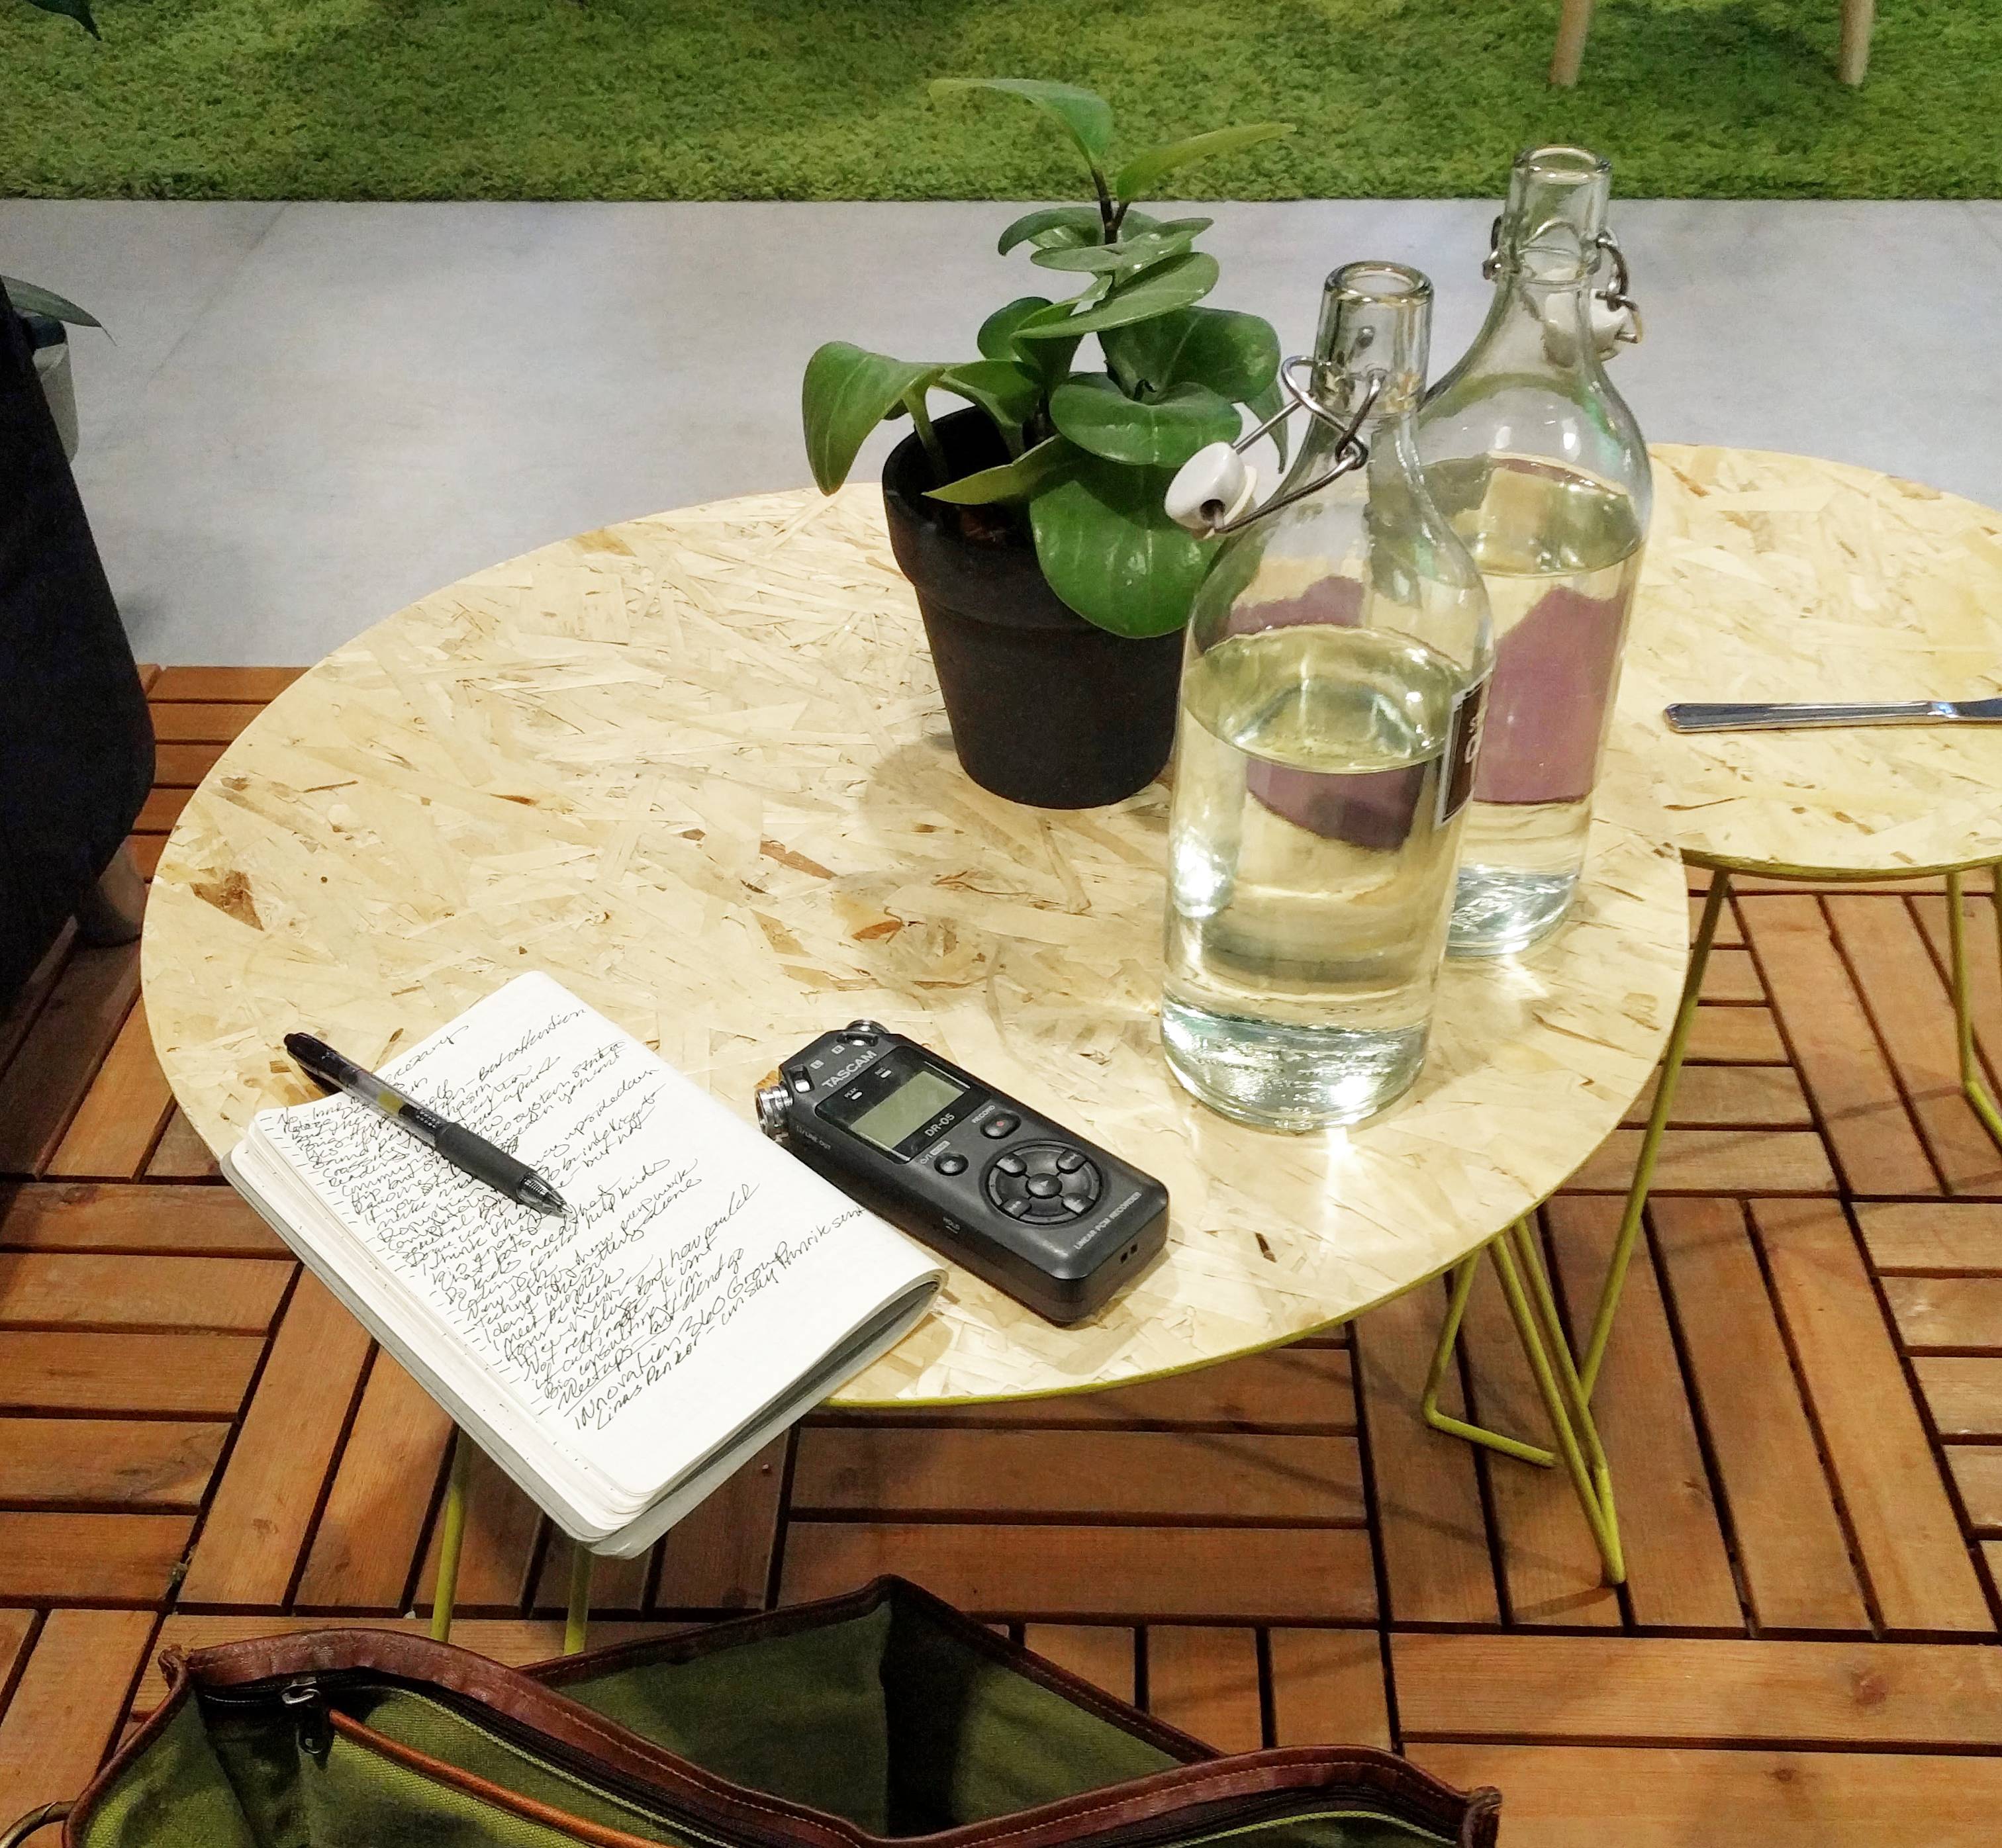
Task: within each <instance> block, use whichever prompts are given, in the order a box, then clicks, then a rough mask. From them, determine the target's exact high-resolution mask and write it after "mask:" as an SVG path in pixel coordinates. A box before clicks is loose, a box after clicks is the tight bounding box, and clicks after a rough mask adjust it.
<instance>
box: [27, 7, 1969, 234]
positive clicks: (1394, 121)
mask: <svg viewBox="0 0 2002 1848" xmlns="http://www.w3.org/2000/svg"><path fill="white" fill-rule="evenodd" d="M1836 12H1837V0H1602V4H1601V5H1600V6H1599V17H1598V20H1597V22H1596V25H1595V26H1594V28H1593V32H1592V43H1591V45H1590V46H1589V49H1588V51H1587V52H1586V56H1585V75H1584V80H1583V82H1582V83H1581V84H1580V85H1578V88H1577V89H1575V90H1574V91H1571V92H1563V91H1556V90H1552V89H1549V88H1548V87H1547V85H1546V84H1545V82H1544V79H1543V71H1544V68H1545V66H1546V65H1547V61H1548V59H1549V55H1550V40H1551V37H1552V34H1553V32H1554V28H1555V23H1556V16H1557V0H1089V3H1086V0H101V4H99V6H98V8H97V16H98V19H99V24H100V25H101V26H102V27H103V33H104V37H103V42H102V43H94V42H92V40H90V39H89V38H87V37H85V36H84V34H83V33H81V32H80V31H78V30H77V29H76V28H75V26H72V24H71V23H69V22H68V21H67V20H65V19H59V18H56V17H54V16H51V15H49V14H47V13H44V12H37V11H36V10H34V9H32V8H30V7H28V6H26V5H23V4H21V0H0V191H4V192H5V193H8V194H45V195H61V196H72V197H149V198H181V199H196V198H295V199H584V198H591V199H927V198H964V197H1003V198H1021V197H1043V196H1046V195H1048V194H1052V193H1056V192H1063V193H1069V192H1070V191H1071V190H1073V188H1074V185H1075V181H1074V177H1073V176H1072V174H1071V173H1069V171H1067V170H1066V168H1065V167H1064V166H1063V164H1062V161H1061V159H1059V156H1058V155H1056V154H1055V152H1053V151H1052V138H1051V137H1050V136H1049V135H1048V134H1046V133H1045V131H1044V129H1043V127H1042V126H1041V124H1040V123H1039V122H1038V120H1036V119H1035V117H1034V113H1033V112H1031V111H1030V110H1026V109H1023V108H1021V107H1020V106H1010V104H1009V103H1007V102H1006V101H1004V100H1000V99H989V100H985V101H961V102H957V103H952V104H950V105H943V106H935V105H933V104H932V103H929V102H928V101H927V100H926V96H925V88H924V85H925V80H926V78H929V77H933V76H938V75H976V74H1006V75H1027V76H1047V77H1061V78H1069V79H1071V80H1072V81H1074V82H1082V83H1086V84H1089V85H1091V86H1092V87H1093V88H1094V89H1098V90H1100V91H1101V92H1104V94H1105V95H1106V96H1109V97H1110V98H1111V100H1112V102H1113V103H1114V105H1115V106H1116V107H1117V108H1118V110H1119V112H1120V118H1121V127H1122V131H1124V133H1123V134H1122V141H1123V142H1125V144H1126V145H1138V144H1141V143H1144V142H1146V141H1152V140H1156V139H1161V138H1167V137H1168V136H1170V135H1174V134H1181V133H1184V132H1187V131H1191V130H1194V129H1197V128H1202V127H1209V126H1211V125H1212V124H1219V123H1224V122H1233V121H1247V120H1257V119H1260V118H1261V117H1266V118H1268V117H1281V118H1284V119H1286V120H1292V121H1293V122H1296V123H1297V124H1299V134H1296V135H1295V136H1294V137H1293V138H1291V139H1290V140H1288V141H1281V142H1277V143H1275V144H1273V145H1270V146H1268V147H1264V148H1259V149H1257V150H1256V151H1255V152H1253V153H1250V154H1249V155H1244V156H1242V157H1240V158H1239V159H1234V160H1231V161H1229V162H1219V163H1218V164H1217V165H1216V166H1214V167H1211V168H1205V169H1198V173H1200V174H1201V176H1202V180H1201V183H1202V184H1204V185H1206V186H1207V187H1209V188H1211V189H1212V190H1213V191H1214V192H1215V193H1218V194H1225V195H1230V196H1236V197H1247V198H1290V197H1301V196H1376V197H1385V196H1387V197H1406V196H1432V197H1439V196H1452V195H1469V194H1472V195H1486V194H1491V193H1493V192H1494V191H1495V189H1496V188H1497V187H1498V185H1499V184H1500V182H1501V176H1502V173H1503V171H1504V169H1505V165H1506V162H1507V159H1508V155H1510V153H1511V152H1512V151H1513V150H1514V149H1515V148H1516V147H1517V146H1518V145H1519V144H1521V143H1522V142H1524V141H1531V140H1536V139H1547V138H1564V139H1577V140H1583V141H1588V142H1589V143H1591V144H1592V145H1594V146H1596V147H1599V148H1604V149H1606V150H1607V151H1608V152H1611V153H1612V154H1613V156H1614V157H1615V159H1616V161H1617V163H1618V175H1619V179H1618V183H1619V186H1620V190H1621V191H1622V192H1623V193H1624V194H1628V195H1629V196H1634V195H1680V196H1685V197H1865V198H1905V197H1955V198H1962V197H1990V196H1994V195H1997V194H2002V134H1998V133H1997V127H1996V124H1997V121H1998V120H2002V0H1892V3H1891V4H1889V5H1886V7H1885V9H1884V12H1883V16H1882V18H1881V19H1880V21H1879V23H1878V36H1877V44H1876V47H1875V54H1874V57H1873V59H1872V63H1871V72H1870V77H1869V80H1868V83H1867V84H1866V85H1864V87H1863V88H1862V89H1861V90H1850V89H1846V88H1844V87H1843V85H1841V84H1840V83H1838V82H1836V78H1835V75H1834V68H1833V67H1834V55H1835V40H1836Z"/></svg>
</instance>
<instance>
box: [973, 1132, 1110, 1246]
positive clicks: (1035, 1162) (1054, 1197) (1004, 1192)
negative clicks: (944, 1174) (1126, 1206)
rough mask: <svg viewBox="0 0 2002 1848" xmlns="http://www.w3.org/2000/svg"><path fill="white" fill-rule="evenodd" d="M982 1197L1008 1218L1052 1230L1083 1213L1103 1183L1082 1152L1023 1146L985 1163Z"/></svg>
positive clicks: (1059, 1147) (1035, 1144) (1048, 1144)
mask: <svg viewBox="0 0 2002 1848" xmlns="http://www.w3.org/2000/svg"><path fill="white" fill-rule="evenodd" d="M986 1180H987V1198H989V1200H991V1201H993V1202H994V1204H995V1205H996V1206H998V1207H999V1208H1000V1209H1001V1210H1002V1211H1003V1212H1004V1213H1006V1214H1007V1215H1008V1216H1009V1217H1010V1219H1024V1220H1026V1221H1027V1222H1028V1223H1029V1224H1030V1225H1031V1226H1054V1225H1057V1224H1059V1223H1060V1222H1062V1221H1065V1220H1067V1219H1077V1218H1079V1217H1080V1216H1081V1215H1083V1214H1085V1213H1086V1212H1090V1210H1091V1208H1092V1207H1093V1205H1095V1204H1096V1202H1097V1199H1098V1194H1099V1190H1100V1187H1102V1186H1103V1185H1104V1182H1103V1181H1102V1180H1101V1179H1100V1176H1099V1173H1098V1170H1097V1168H1096V1167H1094V1166H1093V1165H1092V1163H1090V1162H1089V1161H1087V1160H1086V1159H1085V1157H1084V1156H1083V1153H1082V1152H1079V1150H1077V1149H1072V1148H1070V1147H1069V1146H1067V1145H1066V1144H1064V1143H1062V1142H1024V1143H1021V1144H1020V1145H1017V1147H1015V1148H1013V1149H1010V1151H1009V1152H1007V1153H1006V1155H1004V1156H1001V1157H1000V1158H999V1159H998V1160H996V1161H995V1162H993V1163H990V1164H989V1167H988V1170H987V1175H986Z"/></svg>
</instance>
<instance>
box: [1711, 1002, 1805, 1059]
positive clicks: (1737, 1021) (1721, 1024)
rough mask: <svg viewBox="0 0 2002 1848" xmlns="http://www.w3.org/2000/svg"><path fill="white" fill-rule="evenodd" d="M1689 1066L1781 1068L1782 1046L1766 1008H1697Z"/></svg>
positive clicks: (1782, 1043)
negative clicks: (1774, 1066)
mask: <svg viewBox="0 0 2002 1848" xmlns="http://www.w3.org/2000/svg"><path fill="white" fill-rule="evenodd" d="M1689 1057H1690V1060H1691V1062H1706V1061H1714V1062H1719V1063H1728V1064H1732V1065H1784V1064H1785V1063H1786V1062H1787V1048H1786V1044H1785V1042H1784V1041H1782V1040H1781V1037H1780V1028H1779V1023H1777V1021H1776V1020H1774V1018H1773V1010H1772V1009H1770V1008H1769V1007H1707V1006H1706V1007H1699V1008H1698V1009H1697V1010H1696V1024H1695V1026H1694V1027H1693V1028H1691V1029H1690V1043H1689Z"/></svg>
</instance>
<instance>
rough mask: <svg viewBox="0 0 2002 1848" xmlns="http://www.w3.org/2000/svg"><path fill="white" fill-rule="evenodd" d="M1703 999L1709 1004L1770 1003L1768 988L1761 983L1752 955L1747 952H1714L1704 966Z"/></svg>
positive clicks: (1721, 950) (1712, 951)
mask: <svg viewBox="0 0 2002 1848" xmlns="http://www.w3.org/2000/svg"><path fill="white" fill-rule="evenodd" d="M1703 999H1704V1000H1705V1001H1722V1002H1735V1001H1751V1002H1761V1001H1763V1000H1764V999H1766V986H1765V984H1764V983H1763V982H1761V981H1760V979H1759V971H1758V968H1757V966H1756V964H1754V963H1753V961H1752V957H1751V954H1750V952H1749V951H1748V950H1723V949H1716V948H1713V949H1712V950H1711V953H1710V961H1708V962H1707V963H1706V964H1704V971H1703Z"/></svg>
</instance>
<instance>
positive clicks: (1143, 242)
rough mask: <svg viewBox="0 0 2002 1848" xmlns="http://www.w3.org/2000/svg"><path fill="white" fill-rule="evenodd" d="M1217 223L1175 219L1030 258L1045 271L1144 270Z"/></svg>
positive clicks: (1177, 253)
mask: <svg viewBox="0 0 2002 1848" xmlns="http://www.w3.org/2000/svg"><path fill="white" fill-rule="evenodd" d="M1215 222H1216V221H1215V219H1214V218H1174V219H1170V221H1168V222H1167V224H1165V225H1155V226H1153V227H1152V228H1149V229H1148V230H1146V231H1142V232H1136V233H1135V235H1132V237H1122V238H1121V239H1118V241H1117V242H1114V243H1110V244H1085V245H1082V246H1077V247H1076V248H1067V247H1065V246H1055V247H1050V246H1045V248H1043V249H1039V250H1038V251H1036V252H1034V253H1033V254H1032V255H1031V257H1030V258H1029V261H1030V262H1031V263H1039V264H1041V266H1042V267H1043V268H1045V270H1087V271H1102V272H1107V273H1111V274H1117V273H1118V272H1121V271H1124V270H1144V269H1146V267H1147V266H1148V265H1149V263H1163V262H1165V261H1166V260H1167V259H1168V258H1169V257H1171V256H1181V253H1183V252H1184V250H1186V249H1188V247H1189V246H1190V245H1191V244H1193V243H1194V242H1195V240H1196V239H1197V238H1198V236H1199V235H1201V234H1202V232H1205V231H1207V230H1209V228H1210V226H1211V225H1213V224H1215Z"/></svg>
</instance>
